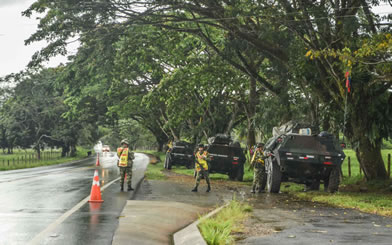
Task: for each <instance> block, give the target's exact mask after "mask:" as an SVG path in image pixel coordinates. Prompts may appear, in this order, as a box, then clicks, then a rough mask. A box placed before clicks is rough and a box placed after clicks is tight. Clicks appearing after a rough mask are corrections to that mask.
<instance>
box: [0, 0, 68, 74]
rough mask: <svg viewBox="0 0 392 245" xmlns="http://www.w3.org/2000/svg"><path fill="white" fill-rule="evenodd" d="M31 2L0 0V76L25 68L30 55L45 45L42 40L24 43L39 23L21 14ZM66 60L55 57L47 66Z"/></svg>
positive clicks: (26, 0)
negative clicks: (28, 43)
mask: <svg viewBox="0 0 392 245" xmlns="http://www.w3.org/2000/svg"><path fill="white" fill-rule="evenodd" d="M32 3H34V0H0V77H2V76H5V75H8V74H10V73H15V72H19V71H21V70H23V69H25V67H26V66H27V64H28V63H29V61H30V60H31V56H32V55H33V54H34V53H35V52H36V51H38V50H40V49H41V48H42V47H44V46H45V43H44V42H40V43H33V44H30V45H28V46H25V45H24V40H26V39H27V38H29V37H30V35H31V34H33V33H34V32H35V30H36V29H37V25H38V23H39V21H38V20H36V19H35V17H32V18H27V17H24V16H22V14H21V13H22V11H24V10H26V9H27V8H28V7H29V6H30V5H31V4H32ZM66 61H67V59H66V58H65V57H55V58H53V59H51V60H50V62H49V63H47V66H50V67H54V66H57V65H59V64H60V63H61V62H62V63H65V62H66Z"/></svg>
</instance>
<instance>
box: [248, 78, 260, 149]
mask: <svg viewBox="0 0 392 245" xmlns="http://www.w3.org/2000/svg"><path fill="white" fill-rule="evenodd" d="M249 88H250V92H249V104H248V106H247V110H246V112H247V113H246V115H247V119H248V120H247V121H248V137H247V144H248V146H249V147H250V146H252V145H255V144H256V133H255V122H254V120H255V114H256V104H257V101H258V100H257V94H256V80H255V79H253V78H251V79H250V81H249Z"/></svg>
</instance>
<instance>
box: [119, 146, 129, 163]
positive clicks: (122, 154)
mask: <svg viewBox="0 0 392 245" xmlns="http://www.w3.org/2000/svg"><path fill="white" fill-rule="evenodd" d="M117 156H118V157H119V158H120V160H119V163H118V166H119V167H127V166H128V148H121V147H120V148H117Z"/></svg>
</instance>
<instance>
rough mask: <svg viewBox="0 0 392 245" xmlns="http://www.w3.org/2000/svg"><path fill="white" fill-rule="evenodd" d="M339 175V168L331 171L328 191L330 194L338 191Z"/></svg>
mask: <svg viewBox="0 0 392 245" xmlns="http://www.w3.org/2000/svg"><path fill="white" fill-rule="evenodd" d="M339 173H340V167H339V166H336V167H334V168H333V169H332V170H331V173H330V174H329V179H328V191H329V192H330V193H334V192H336V191H338V189H339V184H340V176H339Z"/></svg>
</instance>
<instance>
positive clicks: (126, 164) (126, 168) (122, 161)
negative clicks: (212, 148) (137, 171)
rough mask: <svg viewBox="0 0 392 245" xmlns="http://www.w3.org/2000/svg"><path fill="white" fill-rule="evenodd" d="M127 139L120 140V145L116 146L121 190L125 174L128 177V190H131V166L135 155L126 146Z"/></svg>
mask: <svg viewBox="0 0 392 245" xmlns="http://www.w3.org/2000/svg"><path fill="white" fill-rule="evenodd" d="M128 145H129V143H128V141H127V140H125V139H124V140H122V141H121V146H120V147H119V148H117V156H118V158H119V160H118V162H117V166H118V167H119V168H120V177H121V178H120V186H121V191H123V190H124V180H125V174H126V175H127V177H128V181H127V184H128V191H133V188H132V185H131V183H132V166H133V159H135V155H134V153H133V152H132V151H130V150H129V148H128Z"/></svg>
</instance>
